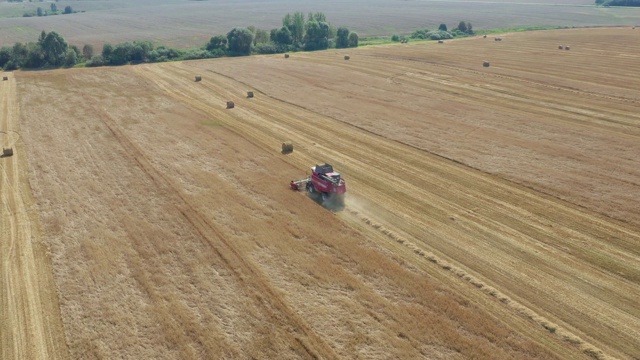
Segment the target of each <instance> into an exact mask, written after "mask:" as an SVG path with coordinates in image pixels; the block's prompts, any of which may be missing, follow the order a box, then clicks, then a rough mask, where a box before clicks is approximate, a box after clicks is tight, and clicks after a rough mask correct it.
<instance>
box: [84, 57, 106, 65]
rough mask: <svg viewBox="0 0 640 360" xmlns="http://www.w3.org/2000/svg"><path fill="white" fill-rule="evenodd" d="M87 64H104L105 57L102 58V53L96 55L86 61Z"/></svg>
mask: <svg viewBox="0 0 640 360" xmlns="http://www.w3.org/2000/svg"><path fill="white" fill-rule="evenodd" d="M85 66H88V67H95V66H104V59H103V58H102V55H94V56H93V57H91V59H90V60H89V61H87V62H86V64H85Z"/></svg>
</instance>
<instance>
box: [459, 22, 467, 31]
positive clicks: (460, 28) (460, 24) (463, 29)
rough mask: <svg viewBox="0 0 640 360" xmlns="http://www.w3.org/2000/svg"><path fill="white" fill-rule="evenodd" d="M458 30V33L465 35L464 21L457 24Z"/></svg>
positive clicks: (465, 25) (465, 24)
mask: <svg viewBox="0 0 640 360" xmlns="http://www.w3.org/2000/svg"><path fill="white" fill-rule="evenodd" d="M458 30H460V32H463V33H466V32H467V23H466V22H464V21H460V23H459V24H458Z"/></svg>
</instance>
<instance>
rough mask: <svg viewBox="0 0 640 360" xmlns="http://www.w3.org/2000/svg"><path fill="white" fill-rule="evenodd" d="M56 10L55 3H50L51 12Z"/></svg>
mask: <svg viewBox="0 0 640 360" xmlns="http://www.w3.org/2000/svg"><path fill="white" fill-rule="evenodd" d="M57 11H58V6H57V5H56V4H55V3H51V12H52V13H54V14H55V13H56V12H57Z"/></svg>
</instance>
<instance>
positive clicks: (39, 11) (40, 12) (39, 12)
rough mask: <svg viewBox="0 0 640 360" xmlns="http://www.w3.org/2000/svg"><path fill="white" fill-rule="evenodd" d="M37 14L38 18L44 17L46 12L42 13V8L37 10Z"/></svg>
mask: <svg viewBox="0 0 640 360" xmlns="http://www.w3.org/2000/svg"><path fill="white" fill-rule="evenodd" d="M36 14H37V15H38V16H42V15H44V11H42V8H41V7H38V9H37V10H36Z"/></svg>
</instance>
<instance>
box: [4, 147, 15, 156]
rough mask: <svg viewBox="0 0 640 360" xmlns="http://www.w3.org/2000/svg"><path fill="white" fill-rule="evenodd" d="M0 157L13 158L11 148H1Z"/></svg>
mask: <svg viewBox="0 0 640 360" xmlns="http://www.w3.org/2000/svg"><path fill="white" fill-rule="evenodd" d="M2 156H13V148H4V147H3V148H2Z"/></svg>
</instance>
